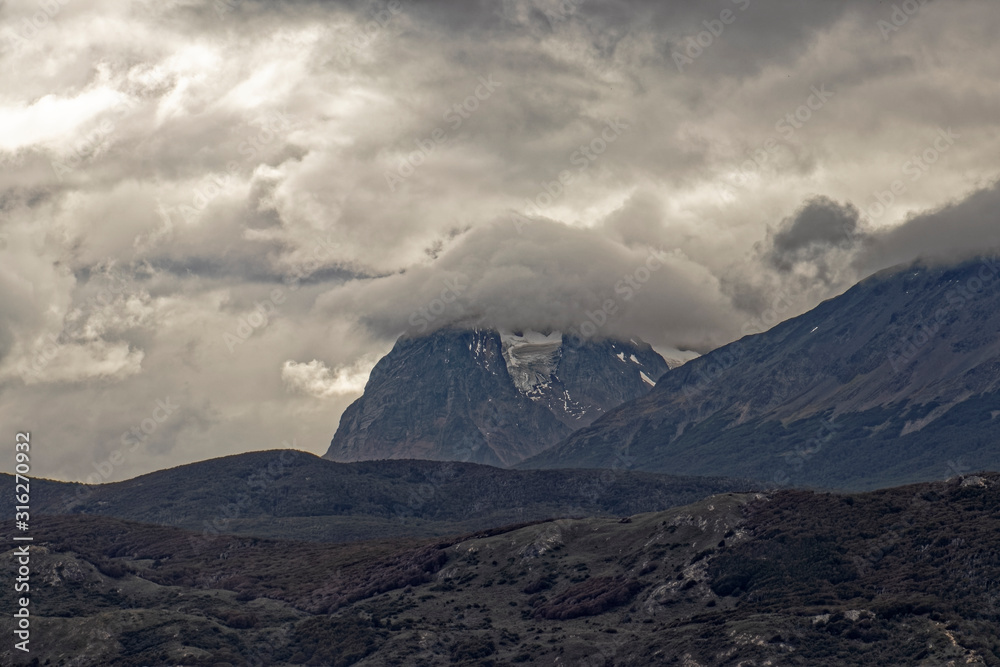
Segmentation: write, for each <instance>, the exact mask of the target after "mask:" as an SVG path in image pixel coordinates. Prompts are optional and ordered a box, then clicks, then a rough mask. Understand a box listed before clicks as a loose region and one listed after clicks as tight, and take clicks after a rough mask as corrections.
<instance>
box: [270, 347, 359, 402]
mask: <svg viewBox="0 0 1000 667" xmlns="http://www.w3.org/2000/svg"><path fill="white" fill-rule="evenodd" d="M376 361H378V359H377V358H375V357H371V356H365V357H362V358H361V359H358V360H357V361H356V362H355V363H353V364H350V365H348V366H341V367H339V368H337V369H336V370H333V371H331V370H330V368H329V367H327V365H326V364H324V363H323V362H322V361H319V360H317V359H313V360H312V361H310V362H308V363H298V362H295V361H286V362H285V364H284V366H282V367H281V379H282V380H284V381H285V384H286V385H287V386H288V388H289V389H290V390H292V391H301V392H304V393H306V394H309V395H310V396H315V397H317V398H327V397H330V396H337V395H344V394H347V395H351V394H358V393H359V392H361V391H362V390H363V389H364V388H365V384H366V383H367V382H368V375H369V374H370V373H371V370H372V368H373V367H374V366H375V362H376Z"/></svg>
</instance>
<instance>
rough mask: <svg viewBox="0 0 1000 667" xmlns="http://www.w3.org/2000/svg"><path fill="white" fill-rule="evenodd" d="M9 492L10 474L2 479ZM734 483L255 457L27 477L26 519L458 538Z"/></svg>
mask: <svg viewBox="0 0 1000 667" xmlns="http://www.w3.org/2000/svg"><path fill="white" fill-rule="evenodd" d="M0 480H2V484H0V489H7V490H9V492H10V494H13V491H14V488H13V486H14V485H13V477H11V476H10V475H3V476H0ZM751 488H754V487H751V486H750V485H748V484H747V483H746V482H742V481H739V480H723V479H701V478H678V477H671V476H667V475H656V474H650V473H641V472H631V471H626V470H619V471H613V472H612V471H608V470H548V471H540V470H539V471H519V470H504V469H499V468H491V467H488V466H482V465H476V464H472V463H456V462H436V461H367V462H360V463H335V462H332V461H327V460H325V459H321V458H319V457H317V456H314V455H312V454H309V453H306V452H299V451H295V450H279V451H266V452H251V453H247V454H239V455H235V456H227V457H223V458H218V459H212V460H209V461H201V462H199V463H192V464H189V465H185V466H180V467H177V468H171V469H169V470H160V471H157V472H154V473H150V474H148V475H142V476H141V477H136V478H135V479H130V480H127V481H123V482H115V483H112V484H100V485H94V486H88V485H82V484H70V483H63V482H54V481H49V480H41V479H37V480H32V489H31V490H32V509H33V513H44V514H64V513H75V514H89V515H100V516H109V517H117V518H119V519H128V520H131V521H140V522H143V523H150V524H161V525H168V526H178V527H183V528H187V529H191V530H197V531H202V532H207V533H208V534H218V533H237V534H242V535H256V536H264V537H281V538H287V539H299V540H315V541H327V542H349V541H355V540H363V539H372V538H383V537H385V538H389V537H402V536H436V535H456V534H460V533H463V532H469V531H473V530H484V529H488V528H494V527H496V526H502V525H507V524H511V523H518V522H523V521H538V520H541V519H550V518H553V517H562V516H613V517H618V516H622V515H626V514H634V513H636V512H649V511H654V510H658V509H663V508H665V507H672V506H675V505H681V504H684V503H689V502H693V501H695V500H698V499H700V498H704V497H706V496H709V495H711V494H715V493H721V492H724V491H748V490H750V489H751Z"/></svg>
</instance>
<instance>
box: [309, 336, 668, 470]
mask: <svg viewBox="0 0 1000 667" xmlns="http://www.w3.org/2000/svg"><path fill="white" fill-rule="evenodd" d="M667 370H668V368H667V364H666V362H665V361H664V360H663V358H662V357H661V356H660V355H659V354H657V353H656V352H655V351H654V350H653V348H651V347H650V346H649V345H647V344H646V343H643V342H640V341H634V340H633V341H629V342H623V341H613V340H601V341H598V340H579V339H575V338H572V337H565V338H564V337H563V336H562V334H560V333H559V332H553V333H549V334H547V335H542V334H539V333H535V332H519V333H500V332H498V331H492V330H488V329H474V330H465V329H454V328H447V329H441V330H438V331H435V332H433V333H430V334H428V335H426V336H417V337H403V338H400V339H399V340H398V341H397V342H396V345H395V346H394V347H393V349H392V351H391V352H389V354H388V355H386V356H385V357H383V358H382V359H381V360H380V361H379V362H378V364H376V365H375V368H374V369H372V372H371V376H370V377H369V379H368V383H367V385H366V386H365V391H364V394H363V395H362V396H361V397H360V398H359V399H358V400H357V401H355V402H354V403H352V404H351V405H350V406H349V407H348V408H347V410H345V411H344V414H343V415H342V416H341V419H340V425H339V426H338V428H337V431H336V434H335V435H334V437H333V441H332V442H331V443H330V449H329V451H328V452H327V453H326V455H325V457H326V458H328V459H330V460H333V461H370V460H377V459H428V460H434V461H470V462H473V463H485V464H488V465H496V466H509V465H513V464H515V463H518V462H520V461H522V460H524V459H525V458H527V457H529V456H531V455H533V454H537V453H538V452H540V451H543V450H544V449H546V448H547V447H550V446H551V445H553V444H555V443H556V442H558V441H560V440H561V439H562V438H564V437H565V436H566V435H568V434H569V433H571V432H572V431H573V430H574V429H576V428H580V427H581V426H586V425H588V424H590V423H591V422H593V421H594V420H595V419H597V418H598V417H599V416H600V415H602V414H604V413H605V412H607V411H608V410H610V409H612V408H614V407H616V406H618V405H620V404H621V403H623V402H625V401H627V400H631V399H634V398H638V397H639V396H642V395H644V394H646V393H647V392H648V391H649V389H650V387H651V386H652V385H653V384H654V383H655V382H656V379H657V378H658V377H660V376H661V375H662V374H663V373H665V372H666V371H667Z"/></svg>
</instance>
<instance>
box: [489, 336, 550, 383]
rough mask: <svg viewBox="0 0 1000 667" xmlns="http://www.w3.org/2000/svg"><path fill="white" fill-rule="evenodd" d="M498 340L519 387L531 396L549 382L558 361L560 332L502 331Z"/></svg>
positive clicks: (508, 367)
mask: <svg viewBox="0 0 1000 667" xmlns="http://www.w3.org/2000/svg"><path fill="white" fill-rule="evenodd" d="M500 341H501V343H502V346H503V359H504V361H505V362H506V363H507V373H508V374H509V375H510V377H511V379H512V380H513V381H514V386H515V387H517V389H518V391H520V392H521V393H522V394H524V395H525V396H529V397H532V398H534V397H535V396H537V395H538V394H539V392H540V391H541V390H543V389H546V388H548V387H550V386H551V384H552V379H553V377H554V375H555V372H556V368H557V366H558V365H559V354H560V352H561V350H562V333H560V332H558V331H555V332H552V333H550V334H542V333H538V332H535V331H527V332H523V333H522V332H517V333H514V332H508V331H501V332H500ZM532 395H534V396H532Z"/></svg>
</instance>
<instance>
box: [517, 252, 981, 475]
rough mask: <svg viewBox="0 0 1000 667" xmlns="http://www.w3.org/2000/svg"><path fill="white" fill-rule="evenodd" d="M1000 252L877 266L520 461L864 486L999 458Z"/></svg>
mask: <svg viewBox="0 0 1000 667" xmlns="http://www.w3.org/2000/svg"><path fill="white" fill-rule="evenodd" d="M998 288H1000V264H998V262H997V259H996V258H984V259H976V260H970V261H967V262H963V263H960V264H955V265H949V266H930V265H924V264H917V265H912V266H907V267H897V268H895V269H891V270H887V271H884V272H881V273H879V274H876V275H874V276H872V277H871V278H869V279H867V280H865V281H863V282H861V283H860V284H858V285H856V286H855V287H853V288H851V289H850V290H848V291H847V292H846V293H844V294H842V295H841V296H838V297H836V298H834V299H831V300H829V301H826V302H824V303H823V304H821V305H820V306H818V307H817V308H815V309H814V310H812V311H810V312H808V313H806V314H804V315H802V316H800V317H797V318H794V319H792V320H789V321H786V322H784V323H782V324H779V325H778V326H776V327H774V328H773V329H771V330H770V331H767V332H765V333H762V334H759V335H755V336H748V337H745V338H743V339H741V340H739V341H736V342H735V343H732V344H730V345H727V346H725V347H723V348H720V349H718V350H715V351H713V352H712V353H710V354H707V355H705V356H703V357H700V358H698V359H695V360H693V361H690V362H688V363H687V364H685V365H684V366H682V367H680V368H678V369H676V370H673V371H671V372H670V373H668V374H667V375H666V376H664V377H663V378H662V379H661V380H660V382H659V383H658V384H657V386H656V387H655V388H654V389H653V390H652V391H651V392H650V393H649V394H647V395H646V396H643V397H641V398H639V399H637V400H634V401H631V402H629V403H626V404H623V405H622V406H620V407H618V408H617V409H615V410H612V411H611V412H609V413H608V414H607V415H605V416H603V417H602V418H601V419H599V420H597V421H596V422H595V423H593V424H592V425H591V426H589V427H587V428H584V429H581V430H579V431H577V432H575V433H573V434H572V435H570V436H569V437H568V438H567V439H566V440H565V441H564V442H562V443H559V444H558V445H557V446H555V447H553V448H551V449H549V450H547V451H545V452H543V453H541V454H539V455H537V456H535V457H534V458H532V459H530V460H528V461H525V462H524V463H523V464H522V467H536V468H552V467H566V468H570V467H588V468H591V467H602V466H603V467H608V466H611V465H613V464H615V462H620V461H622V460H628V461H634V462H635V465H636V467H637V468H639V469H643V470H652V471H664V472H665V471H669V472H670V473H672V474H678V475H720V476H726V475H732V474H734V473H737V472H738V474H740V475H741V476H750V477H753V478H757V479H766V480H773V481H775V482H777V483H779V484H796V485H814V486H821V487H828V488H842V489H870V488H877V487H885V486H891V485H893V484H902V483H908V482H914V481H921V480H931V479H943V478H945V477H948V476H951V475H954V474H956V473H960V472H963V471H967V470H968V469H969V468H985V469H994V468H1000V447H998V443H997V433H998V431H1000V420H998V417H1000V335H998V332H1000V289H998Z"/></svg>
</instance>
